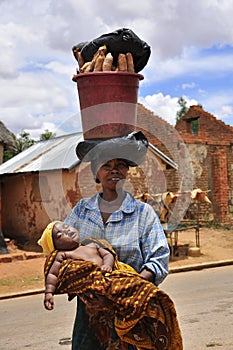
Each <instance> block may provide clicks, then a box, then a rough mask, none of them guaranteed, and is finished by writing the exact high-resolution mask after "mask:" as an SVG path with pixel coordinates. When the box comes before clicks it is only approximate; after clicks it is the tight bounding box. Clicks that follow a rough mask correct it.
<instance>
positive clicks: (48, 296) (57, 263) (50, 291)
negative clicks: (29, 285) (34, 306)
mask: <svg viewBox="0 0 233 350" xmlns="http://www.w3.org/2000/svg"><path fill="white" fill-rule="evenodd" d="M64 259H66V253H65V252H58V253H57V255H56V257H55V259H54V262H53V264H52V266H51V268H50V270H49V273H48V275H47V277H46V281H45V296H44V307H45V308H46V310H53V308H54V297H53V295H54V292H55V289H56V285H57V278H58V273H59V269H60V267H61V264H62V262H63V260H64Z"/></svg>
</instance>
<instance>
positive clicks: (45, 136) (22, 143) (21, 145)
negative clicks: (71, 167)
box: [3, 129, 56, 162]
mask: <svg viewBox="0 0 233 350" xmlns="http://www.w3.org/2000/svg"><path fill="white" fill-rule="evenodd" d="M55 136H56V134H55V133H53V132H51V131H49V130H48V129H46V130H45V131H44V132H43V133H42V134H41V135H40V141H45V140H49V139H51V138H53V137H55ZM12 137H13V139H14V145H13V146H12V147H11V148H10V149H8V150H5V151H4V155H3V162H6V161H7V160H9V159H11V158H13V157H14V156H16V155H17V154H19V153H21V152H22V151H24V150H25V149H27V148H29V147H30V146H32V145H34V143H35V142H36V141H35V140H33V139H31V138H30V134H29V133H28V132H26V131H25V130H22V131H21V133H20V134H19V137H17V136H15V135H14V134H12Z"/></svg>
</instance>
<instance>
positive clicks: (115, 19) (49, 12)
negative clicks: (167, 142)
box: [0, 0, 233, 133]
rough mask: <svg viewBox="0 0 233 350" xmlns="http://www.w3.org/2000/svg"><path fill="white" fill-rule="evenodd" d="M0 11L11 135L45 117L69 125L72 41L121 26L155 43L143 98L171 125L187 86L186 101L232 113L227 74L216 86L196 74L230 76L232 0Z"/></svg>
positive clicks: (19, 6)
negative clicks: (174, 86) (171, 86)
mask: <svg viewBox="0 0 233 350" xmlns="http://www.w3.org/2000/svg"><path fill="white" fill-rule="evenodd" d="M0 13H1V14H4V16H2V18H1V23H0V51H1V55H0V94H1V105H0V113H1V120H2V121H3V122H4V123H5V124H6V126H7V127H8V128H9V129H10V130H11V131H13V132H14V133H18V132H20V130H21V129H25V128H26V127H27V128H28V129H29V130H31V131H32V132H33V133H38V132H40V131H41V130H42V131H43V129H44V125H46V124H45V123H51V124H48V125H50V127H51V128H53V127H56V128H59V130H60V129H61V130H62V129H63V130H64V129H65V128H66V129H68V126H67V127H66V126H65V121H66V122H67V118H71V117H72V116H74V115H75V114H76V113H78V112H79V106H78V101H77V100H78V99H77V89H76V86H75V84H74V83H73V82H72V81H71V78H72V75H73V74H74V73H75V69H76V66H77V62H76V61H75V59H74V57H73V54H72V51H71V49H72V46H73V45H75V44H77V43H78V42H80V41H87V40H92V39H94V38H95V37H97V36H99V35H101V34H103V33H109V32H110V31H113V30H115V29H118V28H122V27H127V28H131V29H132V30H133V31H134V32H135V33H136V34H137V35H138V36H139V37H140V38H141V39H142V40H144V41H146V42H147V43H148V44H149V45H150V46H151V49H152V54H151V57H150V59H149V62H148V64H147V66H146V67H145V69H144V71H143V75H144V76H145V79H144V81H143V82H142V86H144V87H146V90H145V91H146V93H145V94H144V95H145V96H144V98H143V97H140V102H142V103H143V104H145V105H146V106H147V107H148V108H150V109H151V110H153V111H154V112H155V113H156V114H158V115H160V116H161V117H162V118H166V119H167V120H168V121H169V122H170V123H172V124H174V121H175V115H176V111H177V110H178V109H179V106H178V105H177V101H178V98H179V97H180V96H181V93H182V92H181V90H182V89H183V91H184V90H185V91H186V94H187V95H188V96H187V101H188V102H189V103H191V104H196V103H197V102H196V99H197V100H198V99H199V98H200V99H201V103H202V105H203V107H204V108H205V109H206V110H208V111H210V112H211V113H213V114H214V115H218V116H219V117H221V118H226V119H227V118H228V119H227V120H229V117H230V116H232V106H233V101H232V98H231V96H232V91H229V86H228V85H229V84H228V82H227V79H226V85H225V87H221V88H218V86H217V83H216V86H215V88H214V89H213V88H211V89H208V86H203V85H202V84H201V83H199V80H198V79H199V78H202V77H204V76H206V77H208V76H212V77H214V76H216V77H217V76H221V75H222V76H226V77H228V76H229V74H232V71H233V59H232V51H231V52H230V53H229V52H228V51H227V50H226V51H225V50H224V47H225V46H226V45H228V46H233V26H232V17H233V0H222V1H217V0H206V1H203V0H196V1H192V2H190V1H189V0H173V1H171V0H164V1H161V0H147V1H144V2H142V1H139V0H128V1H125V0H118V1H117V2H116V1H113V0H108V1H95V0H86V1H83V2H80V1H79V2H77V0H56V1H50V0H40V1H30V0H11V1H0ZM213 47H216V48H219V50H218V51H217V52H216V50H214V49H213V50H211V48H213ZM208 50H209V52H208V55H207V53H206V51H208ZM178 78H180V81H178V82H177V86H178V87H179V88H180V89H181V90H178V89H177V91H175V90H174V93H173V94H172V93H169V94H166V93H165V92H163V89H162V88H161V89H159V90H158V88H157V89H156V93H154V89H153V83H154V82H155V83H157V84H158V83H159V84H161V86H165V84H168V85H169V82H170V81H171V80H175V79H178ZM213 84H215V82H213ZM149 90H150V91H151V92H150V91H149ZM187 91H188V93H187ZM159 92H161V93H159ZM180 92H181V93H180ZM195 94H196V95H195ZM146 95H147V96H146ZM177 95H178V96H177ZM191 96H192V97H191ZM198 102H199V101H198ZM74 119H75V118H74ZM232 124H233V122H232ZM59 125H60V126H59ZM70 125H72V128H76V127H79V126H80V125H79V122H74V123H73V122H71V124H70ZM36 130H37V131H36ZM73 130H74V131H75V129H73Z"/></svg>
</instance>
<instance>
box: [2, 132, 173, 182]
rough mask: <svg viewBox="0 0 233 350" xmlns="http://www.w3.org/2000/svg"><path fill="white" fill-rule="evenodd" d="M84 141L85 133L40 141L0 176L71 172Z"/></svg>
mask: <svg viewBox="0 0 233 350" xmlns="http://www.w3.org/2000/svg"><path fill="white" fill-rule="evenodd" d="M82 140H83V133H82V132H78V133H74V134H70V135H63V136H59V137H56V138H53V139H49V140H46V141H38V142H36V143H35V144H34V145H32V146H31V147H29V148H28V149H26V150H25V151H23V152H21V153H19V154H17V155H16V156H15V157H13V158H11V159H10V160H8V161H7V162H5V163H3V164H1V165H0V175H3V174H5V175H6V174H17V173H27V172H36V171H48V170H60V169H68V170H70V169H72V168H74V167H75V166H76V165H77V164H78V163H79V162H80V160H79V159H78V157H77V155H76V153H75V148H76V146H77V144H78V143H79V142H80V141H82ZM149 149H151V150H152V152H153V153H155V154H156V155H157V156H158V157H159V158H160V159H162V160H163V161H164V162H165V163H166V164H169V165H170V166H171V167H173V168H175V169H177V168H178V166H177V164H176V163H175V162H173V160H171V159H170V158H168V157H167V156H166V155H165V154H164V153H162V152H161V151H160V150H158V149H157V148H156V147H154V146H153V145H151V144H149Z"/></svg>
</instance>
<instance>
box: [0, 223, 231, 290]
mask: <svg viewBox="0 0 233 350" xmlns="http://www.w3.org/2000/svg"><path fill="white" fill-rule="evenodd" d="M178 244H180V245H182V244H189V247H191V246H195V231H194V230H189V231H183V232H181V233H180V234H179V240H178ZM9 251H10V253H14V254H15V253H22V254H23V253H24V251H20V250H19V249H17V247H15V246H12V247H11V248H10V247H9ZM200 251H201V254H200V256H199V257H190V256H182V257H176V258H175V260H174V261H170V269H172V268H174V267H182V266H184V265H185V266H186V265H193V264H201V263H205V262H213V261H219V260H231V259H233V228H232V229H231V230H226V229H212V228H201V229H200ZM38 256H41V255H40V254H38ZM44 261H45V258H43V257H34V258H30V259H27V260H16V261H12V262H1V263H0V296H2V295H8V294H14V293H20V292H25V291H28V290H30V291H31V290H42V289H43V288H44V278H43V265H44Z"/></svg>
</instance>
